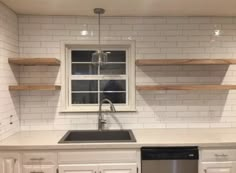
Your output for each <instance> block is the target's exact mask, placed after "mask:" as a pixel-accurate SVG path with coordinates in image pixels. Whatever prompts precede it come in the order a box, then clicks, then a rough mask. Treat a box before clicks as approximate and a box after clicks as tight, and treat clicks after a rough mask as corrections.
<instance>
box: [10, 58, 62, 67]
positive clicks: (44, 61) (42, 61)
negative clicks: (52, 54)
mask: <svg viewBox="0 0 236 173" xmlns="http://www.w3.org/2000/svg"><path fill="white" fill-rule="evenodd" d="M8 62H9V63H10V64H15V65H25V66H30V65H50V66H59V65H60V64H61V62H60V60H58V59H56V58H9V59H8Z"/></svg>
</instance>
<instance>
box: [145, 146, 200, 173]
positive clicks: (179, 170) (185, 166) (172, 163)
mask: <svg viewBox="0 0 236 173" xmlns="http://www.w3.org/2000/svg"><path fill="white" fill-rule="evenodd" d="M141 157H142V173H190V172H191V173H198V158H199V154H198V147H144V148H142V149H141Z"/></svg>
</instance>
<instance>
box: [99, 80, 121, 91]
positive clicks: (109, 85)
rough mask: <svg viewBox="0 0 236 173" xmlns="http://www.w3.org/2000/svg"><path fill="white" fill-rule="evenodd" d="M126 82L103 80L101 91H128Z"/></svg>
mask: <svg viewBox="0 0 236 173" xmlns="http://www.w3.org/2000/svg"><path fill="white" fill-rule="evenodd" d="M125 83H126V81H125V80H102V81H101V82H100V89H101V91H103V92H106V91H126V87H125Z"/></svg>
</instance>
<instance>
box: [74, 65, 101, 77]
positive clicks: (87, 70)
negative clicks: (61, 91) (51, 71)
mask: <svg viewBox="0 0 236 173" xmlns="http://www.w3.org/2000/svg"><path fill="white" fill-rule="evenodd" d="M95 74H98V65H96V64H72V75H95Z"/></svg>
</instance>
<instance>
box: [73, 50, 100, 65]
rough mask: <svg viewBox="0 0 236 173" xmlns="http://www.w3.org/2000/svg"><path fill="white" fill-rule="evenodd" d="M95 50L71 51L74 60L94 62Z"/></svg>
mask: <svg viewBox="0 0 236 173" xmlns="http://www.w3.org/2000/svg"><path fill="white" fill-rule="evenodd" d="M94 52H95V51H91V50H74V51H72V53H71V58H72V62H92V54H93V53H94Z"/></svg>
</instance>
